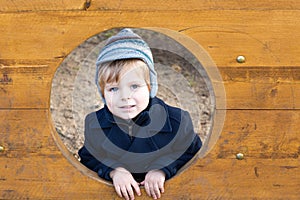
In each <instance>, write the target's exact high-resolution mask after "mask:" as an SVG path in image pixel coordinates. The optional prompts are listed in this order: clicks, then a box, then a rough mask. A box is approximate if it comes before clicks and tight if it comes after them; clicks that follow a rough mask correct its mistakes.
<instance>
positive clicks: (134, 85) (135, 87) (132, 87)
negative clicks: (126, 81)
mask: <svg viewBox="0 0 300 200" xmlns="http://www.w3.org/2000/svg"><path fill="white" fill-rule="evenodd" d="M138 87H139V85H137V84H133V85H131V89H133V90H134V89H137V88H138Z"/></svg>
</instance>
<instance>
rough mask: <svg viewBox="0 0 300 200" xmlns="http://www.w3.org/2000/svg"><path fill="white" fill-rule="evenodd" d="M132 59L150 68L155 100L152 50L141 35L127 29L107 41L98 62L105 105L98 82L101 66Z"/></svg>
mask: <svg viewBox="0 0 300 200" xmlns="http://www.w3.org/2000/svg"><path fill="white" fill-rule="evenodd" d="M131 58H138V59H142V60H143V61H144V62H145V63H146V64H147V66H148V67H149V71H150V86H151V90H150V97H152V98H153V97H155V96H156V93H157V89H158V85H157V75H156V71H155V70H154V62H153V57H152V53H151V50H150V48H149V46H148V44H147V43H146V42H145V41H144V40H143V39H142V38H141V37H140V36H139V35H137V34H135V33H134V32H133V31H132V30H131V29H129V28H125V29H123V30H121V31H120V32H119V33H118V34H116V35H114V36H112V37H110V38H109V39H108V40H107V42H106V44H105V46H104V47H103V48H102V50H101V51H100V54H99V56H98V58H97V61H96V85H97V87H98V90H99V93H100V95H101V97H102V99H103V102H104V103H105V100H104V98H103V94H101V88H100V85H99V82H98V78H99V77H98V73H99V69H100V67H101V64H103V63H106V62H112V61H115V60H122V59H131Z"/></svg>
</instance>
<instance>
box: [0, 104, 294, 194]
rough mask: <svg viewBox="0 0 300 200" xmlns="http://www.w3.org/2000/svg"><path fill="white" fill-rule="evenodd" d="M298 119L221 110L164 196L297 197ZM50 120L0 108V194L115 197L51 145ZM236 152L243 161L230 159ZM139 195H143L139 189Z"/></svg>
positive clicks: (278, 113)
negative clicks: (206, 144) (210, 144)
mask: <svg viewBox="0 0 300 200" xmlns="http://www.w3.org/2000/svg"><path fill="white" fill-rule="evenodd" d="M299 119H300V111H285V110H282V111H264V110H259V111H249V110H248V111H247V110H245V111H241V110H232V111H230V110H229V111H227V116H226V121H225V124H224V129H223V131H222V135H221V137H220V139H219V140H218V141H217V144H216V146H215V147H214V148H213V149H212V151H211V152H210V153H209V154H208V155H207V156H206V157H204V158H202V159H199V160H197V161H196V162H195V163H194V164H193V165H192V166H191V167H189V168H188V169H186V170H184V171H183V172H182V173H181V174H179V175H178V176H177V177H175V178H173V179H171V180H170V181H168V182H167V183H166V192H165V194H164V195H163V196H164V197H165V198H166V199H174V198H177V199H178V198H181V199H217V198H221V199H254V198H257V199H271V198H273V199H274V198H275V199H276V198H278V199H298V198H299V192H298V189H299V187H300V182H299V169H300V166H299V154H300V152H299V146H300V137H299V136H300V135H299V134H298V133H297V132H298V130H299V126H300V125H299V123H298V122H299ZM50 123H51V120H50V118H49V111H47V110H1V111H0V145H1V146H4V147H5V151H4V152H0V165H1V166H4V168H3V170H1V171H0V182H1V184H0V197H1V198H4V199H23V198H33V199H41V198H46V199H57V198H63V199H65V198H68V199H74V198H84V199H89V198H90V199H95V198H99V196H101V198H104V199H115V198H117V196H116V194H115V193H114V189H113V188H112V187H111V186H109V185H107V184H104V183H102V182H100V181H96V180H95V179H94V178H93V176H95V174H94V173H92V174H88V176H89V177H90V178H89V177H88V176H86V174H87V173H90V172H89V171H88V172H87V171H86V168H84V167H83V166H81V165H80V164H79V163H78V161H76V160H75V159H74V158H72V156H71V155H68V154H69V153H68V152H66V148H64V147H62V146H60V147H58V146H57V145H61V144H59V141H56V140H57V138H58V135H54V137H53V136H52V134H56V133H52V131H53V128H52V126H51V124H50ZM55 141H56V142H55ZM57 142H58V143H57ZM237 152H242V153H244V154H245V159H244V160H237V159H236V158H235V154H236V153H237ZM65 156H67V157H68V158H65ZM72 165H73V166H72ZM20 186H22V187H20ZM66 188H67V189H66ZM179 189H180V190H181V191H186V192H185V193H178V191H179ZM196 191H197V192H196ZM140 199H148V198H146V194H145V192H144V191H143V197H142V198H140Z"/></svg>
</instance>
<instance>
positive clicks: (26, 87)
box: [0, 61, 59, 108]
mask: <svg viewBox="0 0 300 200" xmlns="http://www.w3.org/2000/svg"><path fill="white" fill-rule="evenodd" d="M42 63H44V64H41V65H12V66H4V65H2V66H1V65H0V96H1V98H0V107H1V108H48V107H49V106H50V105H49V102H50V101H49V94H50V90H51V80H52V75H53V73H54V70H55V67H53V65H54V64H53V61H52V63H51V62H50V63H49V62H48V61H42ZM58 63H59V62H58V61H56V63H55V65H57V64H58Z"/></svg>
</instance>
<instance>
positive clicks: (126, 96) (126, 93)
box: [121, 88, 131, 100]
mask: <svg viewBox="0 0 300 200" xmlns="http://www.w3.org/2000/svg"><path fill="white" fill-rule="evenodd" d="M130 98H131V90H130V88H123V89H122V90H121V99H122V100H127V99H130Z"/></svg>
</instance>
